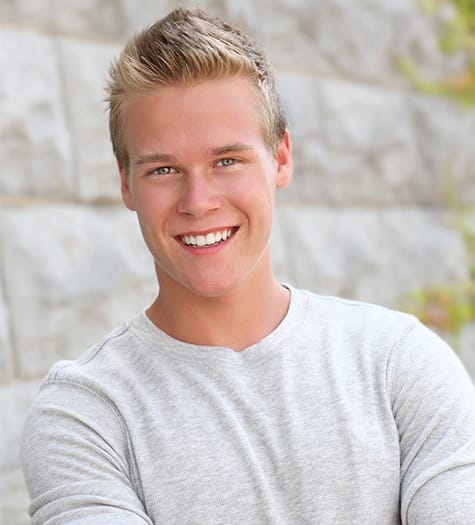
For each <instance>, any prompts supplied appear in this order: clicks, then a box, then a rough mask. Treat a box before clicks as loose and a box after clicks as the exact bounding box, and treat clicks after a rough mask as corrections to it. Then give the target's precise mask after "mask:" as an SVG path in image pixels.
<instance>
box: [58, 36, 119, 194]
mask: <svg viewBox="0 0 475 525" xmlns="http://www.w3.org/2000/svg"><path fill="white" fill-rule="evenodd" d="M58 49H59V57H60V64H61V68H62V71H63V72H64V88H65V90H66V93H67V94H68V97H67V102H66V104H67V113H68V121H69V123H70V126H71V132H72V139H73V143H74V156H75V165H76V176H77V179H78V183H77V192H78V197H79V199H80V200H87V201H90V200H109V201H110V200H116V201H117V200H120V185H119V177H118V175H117V169H116V165H115V161H114V156H113V153H112V147H111V145H110V140H109V132H108V117H107V113H106V104H105V102H104V99H105V96H106V94H105V90H104V87H105V81H106V77H107V72H108V70H109V67H110V64H111V62H112V60H113V58H114V57H115V56H116V55H118V52H119V49H118V47H116V46H106V45H97V44H94V43H87V42H86V43H85V42H78V41H72V40H64V39H63V40H61V41H60V42H59V44H58Z"/></svg>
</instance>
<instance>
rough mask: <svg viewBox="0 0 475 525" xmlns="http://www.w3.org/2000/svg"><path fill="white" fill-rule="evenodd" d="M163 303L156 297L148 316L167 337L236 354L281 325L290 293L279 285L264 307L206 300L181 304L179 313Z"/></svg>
mask: <svg viewBox="0 0 475 525" xmlns="http://www.w3.org/2000/svg"><path fill="white" fill-rule="evenodd" d="M163 299H164V298H163V297H162V298H160V295H159V296H158V297H157V299H156V300H155V302H154V303H153V304H152V305H151V306H150V308H149V309H148V310H147V316H148V317H149V319H150V320H151V321H152V322H153V323H154V324H155V325H156V326H158V328H160V329H161V330H163V331H164V332H165V333H167V334H168V335H169V336H171V337H173V338H175V339H177V340H179V341H183V342H185V343H189V344H194V345H200V346H219V347H224V348H230V349H232V350H234V351H236V352H239V351H241V350H244V349H245V348H248V347H249V346H252V345H253V344H255V343H257V342H258V341H260V340H261V339H263V338H264V337H265V336H267V335H268V334H270V333H271V332H272V331H273V330H274V329H275V328H276V327H277V326H278V325H279V324H280V323H281V322H282V320H283V319H284V317H285V315H286V313H287V310H288V307H289V302H290V292H289V290H288V289H286V288H283V287H281V286H280V285H278V289H276V290H275V294H273V296H272V297H269V298H267V299H266V300H265V305H262V304H261V301H254V302H231V303H228V304H223V301H222V300H210V299H206V300H205V301H200V303H201V304H191V303H190V302H187V303H186V304H182V307H181V308H180V309H179V311H178V312H177V311H176V310H175V308H171V307H170V303H169V302H167V301H164V300H163ZM269 305H272V307H271V308H269Z"/></svg>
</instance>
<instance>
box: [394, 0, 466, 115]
mask: <svg viewBox="0 0 475 525" xmlns="http://www.w3.org/2000/svg"><path fill="white" fill-rule="evenodd" d="M416 1H417V2H418V4H419V5H420V6H421V8H422V9H423V10H424V11H425V12H426V13H428V14H429V15H431V16H437V18H438V19H439V20H440V31H439V47H440V49H441V51H442V52H444V53H459V52H462V53H463V54H464V55H465V56H466V62H465V67H464V68H463V69H462V70H461V71H459V72H457V73H456V74H453V75H450V76H448V77H446V78H444V79H442V80H440V81H430V80H428V79H426V78H424V77H423V76H422V75H420V73H419V72H418V71H417V69H416V68H415V67H414V66H413V65H412V64H411V63H410V62H409V61H408V60H406V59H402V60H401V61H400V63H399V65H400V67H401V70H402V72H403V73H404V74H405V75H407V76H408V77H409V78H410V79H411V80H412V81H413V82H414V84H415V86H416V87H417V88H418V89H420V90H421V91H423V92H425V93H429V94H432V95H441V96H447V97H450V98H452V99H455V100H457V101H459V102H460V103H462V104H463V105H466V106H473V105H475V0H416Z"/></svg>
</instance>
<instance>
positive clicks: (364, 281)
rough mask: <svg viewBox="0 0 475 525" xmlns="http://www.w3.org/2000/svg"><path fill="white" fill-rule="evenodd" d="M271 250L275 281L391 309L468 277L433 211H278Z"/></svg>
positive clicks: (457, 247)
mask: <svg viewBox="0 0 475 525" xmlns="http://www.w3.org/2000/svg"><path fill="white" fill-rule="evenodd" d="M272 247H273V250H274V267H275V271H276V274H277V276H278V278H279V280H280V281H283V282H289V283H290V284H294V285H295V286H298V287H301V288H307V289H310V290H313V291H315V292H317V293H322V294H326V295H337V296H342V297H348V298H353V299H358V300H362V301H368V302H375V303H379V304H384V305H387V306H390V307H398V306H399V305H400V304H402V303H401V300H402V298H403V297H404V296H405V294H408V293H410V292H412V291H414V290H417V289H420V288H423V287H427V286H430V285H434V284H441V283H455V282H461V281H464V280H466V279H467V276H468V260H467V254H466V252H465V247H464V245H463V242H462V240H461V238H460V235H459V233H458V232H457V231H456V230H454V229H452V228H451V227H450V223H449V220H448V218H447V216H446V215H444V214H442V213H439V212H435V211H424V210H419V209H410V208H407V209H405V208H399V209H389V210H384V209H381V210H379V209H378V210H376V209H375V210H365V209H338V208H318V209H317V208H313V207H310V206H308V207H307V206H300V207H297V206H286V207H281V208H280V209H278V210H277V214H276V223H275V229H274V234H273V237H272Z"/></svg>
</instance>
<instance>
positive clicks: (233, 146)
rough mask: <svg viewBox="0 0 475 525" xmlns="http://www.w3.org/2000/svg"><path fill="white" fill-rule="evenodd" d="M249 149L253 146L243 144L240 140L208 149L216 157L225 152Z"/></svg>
mask: <svg viewBox="0 0 475 525" xmlns="http://www.w3.org/2000/svg"><path fill="white" fill-rule="evenodd" d="M251 149H253V147H252V146H250V145H248V144H243V143H241V142H233V143H232V144H226V145H224V146H219V147H218V148H213V149H211V150H208V151H209V153H210V154H211V155H213V156H216V157H217V156H219V155H225V154H226V153H236V152H237V151H248V150H251Z"/></svg>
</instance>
